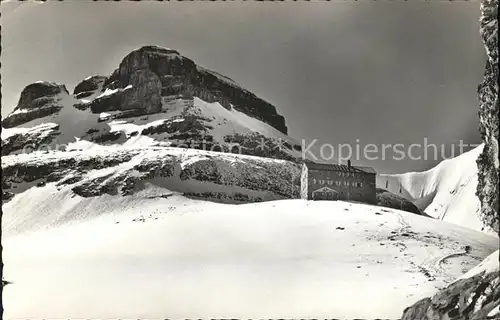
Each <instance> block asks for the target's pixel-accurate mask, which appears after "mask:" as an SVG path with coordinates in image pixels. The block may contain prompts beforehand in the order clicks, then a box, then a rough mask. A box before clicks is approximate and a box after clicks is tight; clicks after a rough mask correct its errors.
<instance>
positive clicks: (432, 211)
mask: <svg viewBox="0 0 500 320" xmlns="http://www.w3.org/2000/svg"><path fill="white" fill-rule="evenodd" d="M482 148H483V145H480V146H478V147H476V148H474V149H473V150H470V151H468V152H465V153H463V154H461V155H459V156H458V157H455V158H452V159H446V160H444V161H442V162H441V163H439V164H438V165H437V166H436V167H434V168H432V169H430V170H427V171H424V172H408V173H404V174H380V175H379V176H377V186H378V187H380V188H384V189H387V190H389V191H391V192H393V193H395V194H398V195H401V196H403V197H405V198H406V199H408V200H410V201H412V202H413V203H415V204H416V205H417V206H418V207H419V208H420V209H421V210H424V212H425V213H427V214H428V215H430V216H432V217H434V218H436V219H440V220H443V221H447V222H451V223H455V224H459V225H462V226H465V227H468V228H472V229H475V230H482V231H487V232H492V231H491V230H489V228H488V227H485V226H484V224H483V223H482V221H481V220H480V219H479V212H480V203H479V199H478V198H477V197H476V195H475V193H476V187H477V166H476V160H477V158H478V156H479V154H480V153H481V151H482ZM386 186H387V187H386ZM400 186H401V193H400Z"/></svg>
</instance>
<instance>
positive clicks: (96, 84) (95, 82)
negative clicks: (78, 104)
mask: <svg viewBox="0 0 500 320" xmlns="http://www.w3.org/2000/svg"><path fill="white" fill-rule="evenodd" d="M106 79H107V78H106V77H104V76H99V75H95V76H92V77H89V78H87V79H85V80H83V81H82V82H80V83H79V84H77V85H76V87H75V89H74V90H73V95H74V96H75V97H76V98H77V99H82V98H85V97H88V96H90V95H92V94H94V93H95V92H97V91H99V90H101V89H102V86H103V84H104V82H105V81H106Z"/></svg>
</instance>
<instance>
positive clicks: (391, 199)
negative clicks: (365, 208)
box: [377, 188, 427, 216]
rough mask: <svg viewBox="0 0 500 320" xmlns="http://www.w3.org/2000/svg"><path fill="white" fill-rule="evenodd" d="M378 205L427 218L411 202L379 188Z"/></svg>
mask: <svg viewBox="0 0 500 320" xmlns="http://www.w3.org/2000/svg"><path fill="white" fill-rule="evenodd" d="M377 205H378V206H382V207H387V208H392V209H398V210H403V211H408V212H411V213H415V214H418V215H425V216H427V214H425V213H424V212H422V211H421V210H420V209H419V208H417V206H416V205H414V204H413V203H412V202H411V201H408V200H407V199H405V198H403V197H400V196H398V195H396V194H394V193H392V192H389V191H387V190H385V189H381V188H377Z"/></svg>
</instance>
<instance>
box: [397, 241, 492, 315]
mask: <svg viewBox="0 0 500 320" xmlns="http://www.w3.org/2000/svg"><path fill="white" fill-rule="evenodd" d="M498 254H499V252H498V250H497V251H496V252H494V253H492V254H491V255H490V256H488V257H487V258H486V259H485V260H484V261H483V262H481V263H480V264H479V265H478V266H476V267H474V268H473V269H471V270H469V272H467V273H466V274H464V275H463V276H461V277H460V278H459V279H458V280H456V281H455V282H453V283H452V284H450V285H449V286H448V287H446V289H443V290H441V291H440V292H438V293H436V294H435V295H434V296H433V297H432V298H424V299H422V300H420V301H418V302H417V303H415V304H414V305H412V306H411V307H409V308H407V309H405V311H404V314H403V318H402V320H434V319H457V320H486V319H498V316H500V311H499V306H500V273H499V272H500V269H499V255H498Z"/></svg>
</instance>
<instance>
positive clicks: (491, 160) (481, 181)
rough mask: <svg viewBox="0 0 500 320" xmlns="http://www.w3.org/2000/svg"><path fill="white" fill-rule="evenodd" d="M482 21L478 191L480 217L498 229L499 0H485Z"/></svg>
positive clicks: (482, 7) (499, 171) (497, 230)
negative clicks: (483, 56)
mask: <svg viewBox="0 0 500 320" xmlns="http://www.w3.org/2000/svg"><path fill="white" fill-rule="evenodd" d="M480 22H481V30H480V32H481V36H482V39H483V42H484V45H485V48H486V54H487V61H486V70H485V74H484V79H483V81H482V82H481V84H480V85H479V87H478V96H479V122H480V133H481V139H482V140H483V142H484V149H483V152H482V154H481V155H480V157H479V159H478V160H477V166H478V186H477V192H476V194H477V196H478V197H479V200H480V201H481V219H482V220H483V221H484V223H485V224H486V225H488V226H490V227H491V228H493V230H495V231H496V232H499V194H500V190H499V183H500V181H499V174H500V168H499V153H498V135H499V113H500V108H499V100H498V73H499V72H498V71H499V70H498V0H484V1H483V3H482V4H481V20H480Z"/></svg>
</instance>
